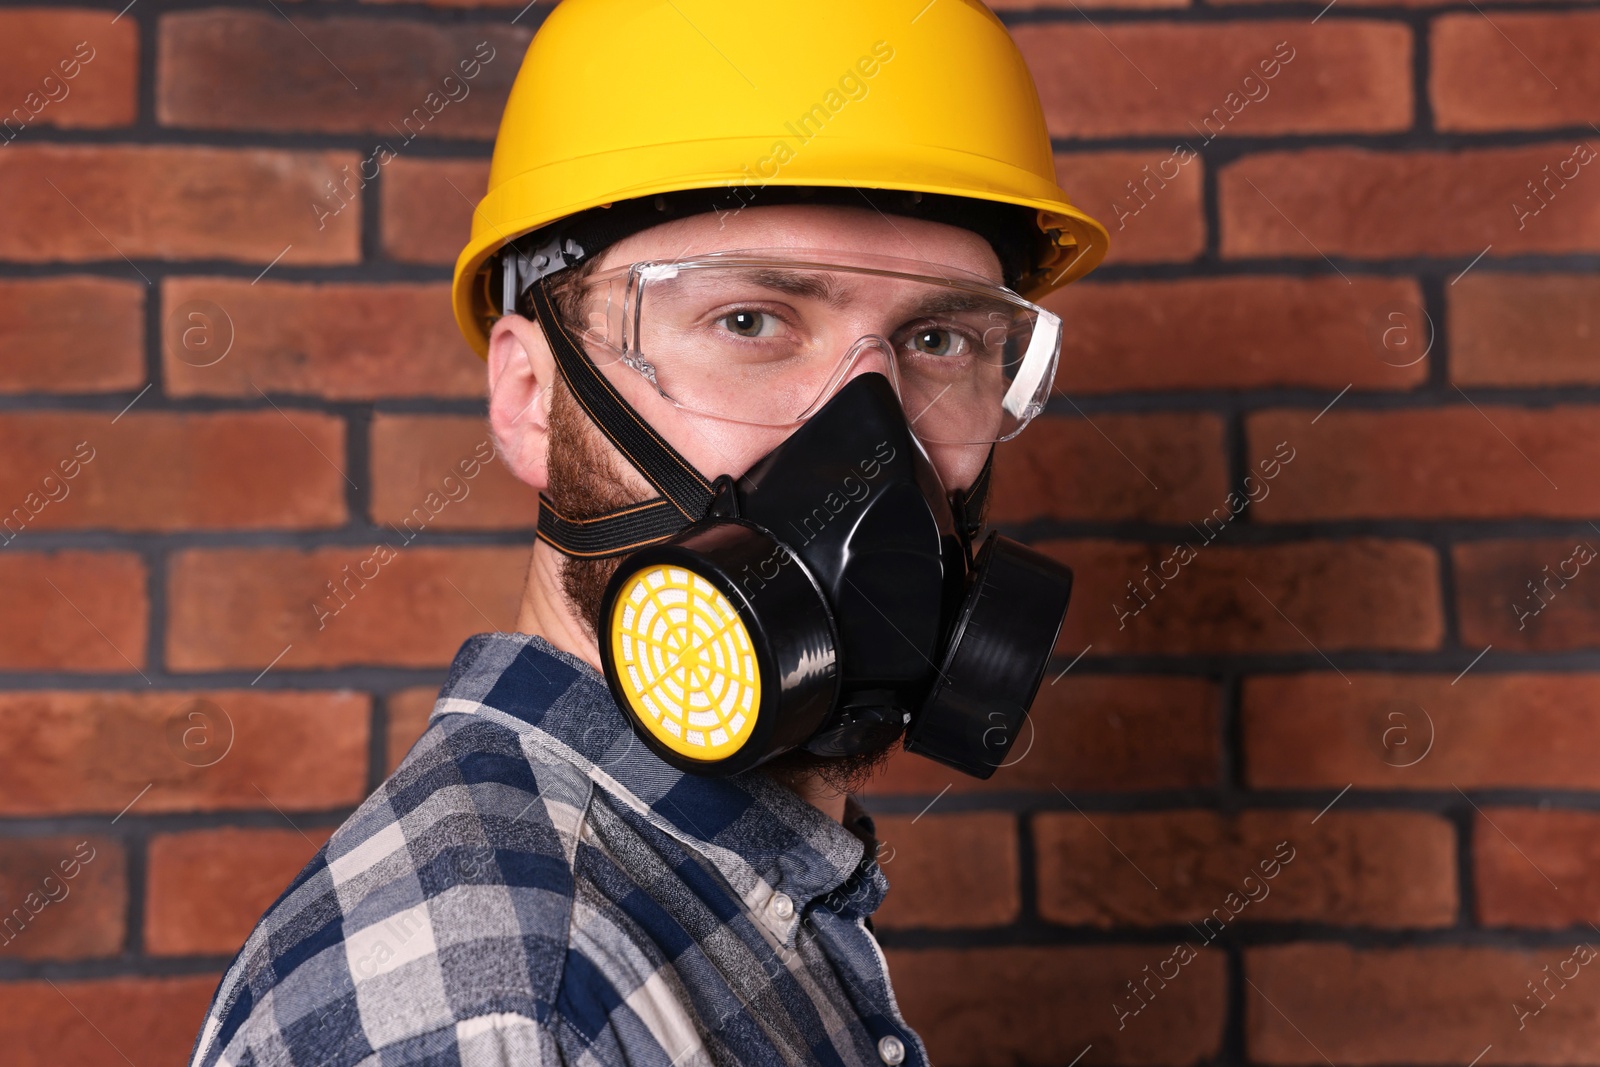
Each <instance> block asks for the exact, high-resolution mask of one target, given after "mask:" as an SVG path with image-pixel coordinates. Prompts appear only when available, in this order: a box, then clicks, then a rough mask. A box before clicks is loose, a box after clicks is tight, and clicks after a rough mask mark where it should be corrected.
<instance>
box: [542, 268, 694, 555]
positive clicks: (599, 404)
mask: <svg viewBox="0 0 1600 1067" xmlns="http://www.w3.org/2000/svg"><path fill="white" fill-rule="evenodd" d="M550 286H551V280H550V279H549V278H541V279H540V280H539V281H538V282H536V283H535V284H534V285H533V286H531V287H530V288H529V290H528V295H529V298H530V302H531V304H532V307H533V314H534V318H535V320H537V321H538V323H539V325H540V326H541V327H543V328H544V333H545V337H546V338H547V339H548V340H549V342H550V350H551V352H552V353H553V354H554V356H555V359H556V368H557V369H558V370H559V371H560V372H561V378H562V380H563V381H564V382H566V384H567V387H568V388H569V389H571V390H572V395H573V396H574V397H575V398H576V399H577V401H578V404H579V406H581V407H582V408H583V410H584V412H585V413H586V414H588V416H589V418H590V420H591V421H593V422H594V424H595V425H596V426H598V427H599V428H600V432H601V433H603V434H605V436H606V439H607V440H608V441H610V442H611V443H612V444H613V445H615V446H616V448H617V451H618V452H621V453H622V455H623V456H624V457H625V458H626V459H627V460H628V462H629V463H632V464H633V465H634V467H636V468H637V469H638V471H639V473H640V474H642V475H644V477H645V480H646V481H648V482H649V483H650V484H651V485H652V486H653V487H654V488H655V490H656V492H658V493H660V494H661V496H660V497H658V498H657V499H655V500H649V501H645V502H644V503H643V504H640V505H630V506H629V507H627V508H623V509H621V510H619V511H616V512H612V513H610V514H607V515H601V516H597V517H595V518H592V519H570V518H567V517H566V516H563V515H561V514H560V513H558V512H557V511H556V510H555V509H554V508H553V507H551V506H549V502H548V501H547V500H545V499H544V498H543V497H542V495H541V498H540V502H539V537H540V538H541V539H542V540H544V541H547V542H549V543H550V544H551V545H553V546H555V547H556V548H558V549H560V550H561V551H563V552H565V553H567V554H568V555H572V556H579V557H584V558H600V557H604V556H616V555H622V554H623V553H626V552H631V551H633V550H634V549H637V548H641V547H643V546H644V545H646V544H653V543H654V542H656V541H663V540H666V539H667V538H668V537H671V536H672V535H673V534H675V533H677V532H678V531H679V530H681V529H683V528H684V527H685V526H687V525H688V524H689V523H691V522H695V521H698V520H699V519H702V518H704V517H705V515H706V512H707V511H708V510H710V507H711V500H712V497H713V496H714V495H715V494H714V492H713V491H712V488H711V484H710V483H709V482H707V481H706V480H705V479H704V478H703V477H701V476H700V472H699V471H697V470H695V468H694V465H693V464H692V463H690V462H689V461H688V460H686V459H684V458H683V456H682V455H680V454H679V453H678V451H677V449H675V448H673V447H672V446H671V445H669V444H668V443H667V442H666V439H665V438H663V437H662V436H661V435H660V434H658V433H657V432H656V431H655V430H654V429H653V428H652V427H651V426H650V424H649V423H647V422H646V421H645V420H644V419H643V418H642V417H641V416H640V415H639V413H638V412H636V411H634V410H633V406H632V405H631V404H629V403H628V402H627V401H626V400H624V399H623V397H622V394H621V393H619V392H617V390H616V387H615V386H613V385H612V384H611V382H610V380H609V379H607V378H606V376H605V375H604V374H603V373H602V372H601V370H600V368H599V367H597V366H595V365H594V361H593V360H591V359H590V358H589V355H588V353H586V352H584V350H583V348H582V346H581V345H579V344H578V342H577V341H576V340H574V338H573V337H572V335H571V334H570V333H569V332H568V331H567V327H566V325H565V324H564V323H563V322H562V321H561V318H560V316H559V315H558V314H557V313H556V309H555V304H554V301H553V300H552V299H551V296H550Z"/></svg>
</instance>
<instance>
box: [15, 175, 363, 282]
mask: <svg viewBox="0 0 1600 1067" xmlns="http://www.w3.org/2000/svg"><path fill="white" fill-rule="evenodd" d="M355 161H356V157H355V155H354V154H352V153H349V152H289V151H284V150H281V149H274V148H201V147H191V146H181V147H180V146H175V145H159V146H156V145H152V146H142V145H140V146H136V145H46V144H34V145H25V144H18V145H13V146H11V147H10V148H8V149H6V151H5V152H4V153H0V203H3V204H5V205H6V219H7V224H6V225H5V226H3V227H0V259H14V260H20V261H22V262H26V263H42V262H49V261H51V260H65V261H69V262H75V263H76V262H85V261H87V262H96V261H101V260H105V261H109V262H111V263H114V264H115V265H116V267H117V268H118V269H119V270H120V269H123V268H125V267H126V266H127V264H126V263H124V261H123V257H124V256H127V257H129V258H130V259H225V260H232V261H236V262H243V263H260V264H262V266H263V267H264V268H265V267H266V266H267V265H268V264H270V263H272V261H273V260H274V259H276V258H277V257H278V256H279V255H280V254H281V255H282V257H283V258H282V259H279V260H278V262H279V263H281V264H283V265H284V266H292V265H297V264H320V263H354V262H355V261H356V260H357V259H359V258H360V255H361V248H360V233H361V228H360V221H359V219H358V214H359V209H358V208H351V209H350V210H348V211H346V212H344V213H342V214H340V215H339V216H337V217H336V218H332V219H324V220H323V224H322V225H321V226H319V225H318V223H317V216H316V214H315V213H314V212H313V211H312V205H313V204H314V203H316V202H317V201H318V200H319V199H320V197H321V196H322V195H323V185H324V183H326V182H329V181H332V180H333V179H334V178H335V177H336V176H337V174H338V171H339V167H340V166H341V165H343V164H345V163H351V164H353V163H355ZM245 284H248V283H245ZM168 306H169V307H170V306H171V305H170V304H169V305H168Z"/></svg>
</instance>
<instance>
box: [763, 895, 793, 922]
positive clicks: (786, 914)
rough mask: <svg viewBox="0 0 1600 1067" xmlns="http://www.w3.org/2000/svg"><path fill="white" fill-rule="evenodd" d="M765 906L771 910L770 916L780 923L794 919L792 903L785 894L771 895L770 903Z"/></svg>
mask: <svg viewBox="0 0 1600 1067" xmlns="http://www.w3.org/2000/svg"><path fill="white" fill-rule="evenodd" d="M767 906H768V907H769V908H771V909H772V914H773V915H774V916H775V917H776V918H777V919H778V920H779V921H781V922H788V921H789V920H790V919H792V918H794V901H792V900H790V899H789V895H788V894H787V893H774V894H772V901H771V903H769V904H768V905H767Z"/></svg>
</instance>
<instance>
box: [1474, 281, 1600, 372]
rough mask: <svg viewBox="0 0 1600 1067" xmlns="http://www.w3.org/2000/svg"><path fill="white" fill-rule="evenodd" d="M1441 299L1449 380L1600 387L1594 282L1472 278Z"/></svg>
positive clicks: (1598, 291)
mask: <svg viewBox="0 0 1600 1067" xmlns="http://www.w3.org/2000/svg"><path fill="white" fill-rule="evenodd" d="M1447 295H1448V299H1449V301H1450V305H1449V323H1450V376H1451V377H1452V378H1453V379H1454V380H1456V381H1458V382H1460V383H1461V384H1463V385H1509V386H1519V385H1568V384H1573V385H1595V384H1600V349H1597V348H1596V346H1595V338H1596V337H1597V336H1600V278H1596V277H1593V276H1591V275H1588V274H1494V273H1490V272H1487V271H1485V272H1482V273H1480V272H1478V271H1473V272H1472V273H1471V274H1469V275H1467V276H1466V277H1465V278H1462V279H1461V281H1459V282H1458V283H1456V284H1455V285H1453V286H1451V287H1450V288H1449V289H1448V290H1447Z"/></svg>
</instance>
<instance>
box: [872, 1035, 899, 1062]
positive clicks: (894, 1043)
mask: <svg viewBox="0 0 1600 1067" xmlns="http://www.w3.org/2000/svg"><path fill="white" fill-rule="evenodd" d="M878 1058H879V1059H880V1060H882V1061H883V1062H884V1063H887V1064H888V1065H889V1067H895V1064H898V1063H904V1062H905V1058H906V1046H905V1042H903V1041H901V1040H900V1039H899V1038H898V1037H895V1036H894V1035H893V1034H888V1035H885V1036H884V1037H880V1038H878Z"/></svg>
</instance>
